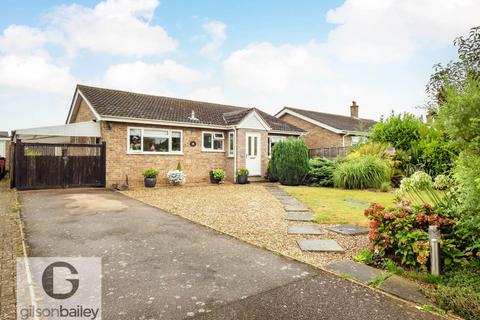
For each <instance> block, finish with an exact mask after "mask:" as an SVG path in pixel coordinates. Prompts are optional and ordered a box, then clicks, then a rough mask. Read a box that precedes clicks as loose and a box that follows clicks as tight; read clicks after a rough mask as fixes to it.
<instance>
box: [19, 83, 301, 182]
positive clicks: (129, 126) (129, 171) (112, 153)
mask: <svg viewBox="0 0 480 320" xmlns="http://www.w3.org/2000/svg"><path fill="white" fill-rule="evenodd" d="M92 121H93V122H95V124H98V125H99V128H100V134H99V137H98V136H97V135H94V136H92V137H88V134H84V135H83V136H81V137H75V138H72V139H73V140H72V142H75V143H91V142H93V141H95V142H97V143H98V142H104V143H105V144H106V185H107V186H110V185H112V184H114V183H124V182H125V181H126V178H127V177H128V182H129V184H130V185H140V184H142V183H143V177H142V172H143V171H144V170H145V169H146V168H149V167H155V168H158V169H159V170H160V176H159V180H160V182H165V183H166V182H167V180H166V177H165V176H166V173H167V172H168V171H169V170H173V169H175V168H176V166H177V163H181V165H182V166H183V168H184V171H185V174H186V175H187V181H189V182H202V181H207V180H208V179H209V171H210V170H211V169H213V168H223V169H225V171H226V176H227V180H229V181H234V176H235V174H234V173H235V171H236V169H238V168H247V169H248V170H249V171H250V175H251V176H263V175H265V174H266V170H267V164H268V159H269V155H270V152H271V147H272V146H273V144H275V143H276V142H277V141H279V140H283V139H287V138H289V137H294V138H297V137H299V136H301V135H302V134H304V130H302V129H300V128H298V127H297V126H295V125H293V124H290V123H287V122H286V121H284V120H282V119H279V118H276V117H274V116H272V115H269V114H267V113H265V112H262V111H260V110H258V109H256V108H243V107H236V106H230V105H223V104H216V103H207V102H200V101H192V100H185V99H177V98H168V97H161V96H154V95H147V94H139V93H132V92H126V91H119V90H110V89H104V88H97V87H91V86H84V85H78V86H77V87H76V89H75V93H74V98H73V101H72V104H71V106H70V111H69V113H68V118H67V121H66V126H67V127H69V126H72V125H75V124H79V125H81V126H83V124H85V123H91V122H92ZM23 133H24V134H26V133H28V132H23Z"/></svg>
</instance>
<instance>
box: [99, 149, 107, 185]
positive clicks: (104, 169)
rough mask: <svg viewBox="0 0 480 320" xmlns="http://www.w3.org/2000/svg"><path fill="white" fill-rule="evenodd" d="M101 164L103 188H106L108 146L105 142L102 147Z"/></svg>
mask: <svg viewBox="0 0 480 320" xmlns="http://www.w3.org/2000/svg"><path fill="white" fill-rule="evenodd" d="M100 162H101V165H100V167H101V169H102V173H101V178H102V187H104V188H105V187H106V186H107V181H106V180H107V144H106V143H105V141H104V142H102V145H101V147H100Z"/></svg>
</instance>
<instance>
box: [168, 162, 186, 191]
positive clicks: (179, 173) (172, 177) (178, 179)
mask: <svg viewBox="0 0 480 320" xmlns="http://www.w3.org/2000/svg"><path fill="white" fill-rule="evenodd" d="M185 177H186V175H185V174H184V173H183V170H182V165H181V164H180V162H179V163H178V164H177V169H176V170H170V171H168V172H167V179H168V182H170V184H171V185H174V186H178V185H182V184H184V183H185Z"/></svg>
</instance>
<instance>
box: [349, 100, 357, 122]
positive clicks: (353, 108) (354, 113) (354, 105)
mask: <svg viewBox="0 0 480 320" xmlns="http://www.w3.org/2000/svg"><path fill="white" fill-rule="evenodd" d="M350 116H351V117H354V118H358V105H357V103H356V102H355V101H352V105H351V106H350Z"/></svg>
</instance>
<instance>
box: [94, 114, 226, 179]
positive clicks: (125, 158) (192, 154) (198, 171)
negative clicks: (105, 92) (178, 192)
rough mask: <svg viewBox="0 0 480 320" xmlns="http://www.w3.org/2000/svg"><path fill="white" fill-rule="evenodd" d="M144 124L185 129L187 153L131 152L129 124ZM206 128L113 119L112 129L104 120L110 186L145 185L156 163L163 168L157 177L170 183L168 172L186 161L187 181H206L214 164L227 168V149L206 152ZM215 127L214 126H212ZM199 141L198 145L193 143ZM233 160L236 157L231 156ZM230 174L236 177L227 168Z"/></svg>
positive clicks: (103, 137) (160, 168) (184, 166)
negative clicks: (204, 145) (121, 121)
mask: <svg viewBox="0 0 480 320" xmlns="http://www.w3.org/2000/svg"><path fill="white" fill-rule="evenodd" d="M129 126H131V127H142V128H155V129H176V130H182V139H183V140H182V141H183V145H182V148H183V154H181V155H178V154H172V155H169V154H128V153H127V146H128V145H127V144H128V139H127V138H128V127H129ZM202 131H203V130H202V129H198V128H187V127H166V126H155V125H139V124H138V123H120V122H115V123H111V129H109V128H108V126H107V124H106V123H102V140H103V141H104V142H106V148H107V155H106V166H107V179H106V180H107V186H110V185H112V184H113V183H123V182H125V179H126V176H128V182H129V185H131V186H134V187H135V186H141V185H143V176H142V172H143V171H144V170H145V169H147V168H149V167H154V168H156V169H158V170H159V171H160V174H159V176H158V178H157V181H158V183H159V184H166V183H168V181H167V178H166V174H167V172H168V171H169V170H174V169H175V168H176V167H177V164H178V163H179V162H180V163H181V164H182V167H183V170H184V172H185V174H186V176H187V183H198V182H206V181H208V180H209V179H210V178H209V172H210V170H211V169H213V168H222V169H227V157H226V156H225V154H226V152H204V151H202ZM210 131H211V130H210ZM219 132H224V135H225V148H224V149H225V150H226V148H227V145H228V142H227V131H219ZM191 141H195V142H196V146H195V147H192V146H190V142H191ZM230 161H231V162H233V161H232V160H230ZM227 175H228V176H227V178H228V179H229V180H230V181H232V175H231V174H229V173H228V172H227Z"/></svg>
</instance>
